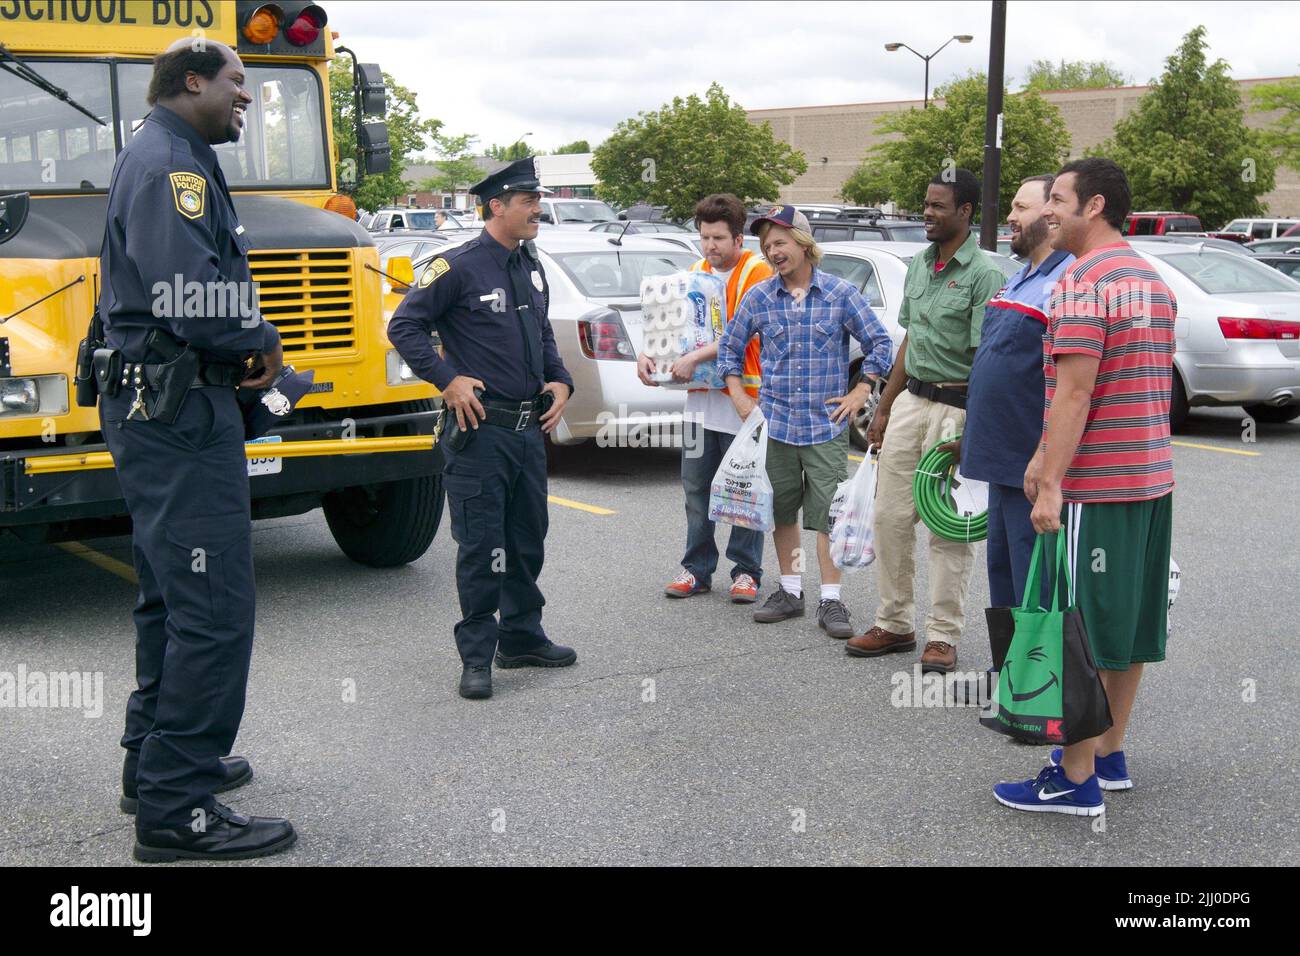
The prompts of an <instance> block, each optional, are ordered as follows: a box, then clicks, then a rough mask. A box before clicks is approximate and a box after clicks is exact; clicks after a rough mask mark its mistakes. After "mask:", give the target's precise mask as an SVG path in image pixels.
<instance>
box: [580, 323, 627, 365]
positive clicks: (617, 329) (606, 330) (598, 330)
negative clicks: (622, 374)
mask: <svg viewBox="0 0 1300 956" xmlns="http://www.w3.org/2000/svg"><path fill="white" fill-rule="evenodd" d="M578 344H579V345H580V346H582V354H583V355H585V356H587V358H590V359H626V360H627V361H629V362H630V361H635V360H636V352H635V351H633V349H632V340H631V339H629V338H628V337H627V331H626V330H625V329H624V328H623V320H622V319H620V318H619V317H618V314H617V313H615V312H597V313H594V314H593V315H590V316H587V317H584V318H581V319H579V320H578Z"/></svg>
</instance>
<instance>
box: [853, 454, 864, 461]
mask: <svg viewBox="0 0 1300 956" xmlns="http://www.w3.org/2000/svg"><path fill="white" fill-rule="evenodd" d="M849 461H866V459H865V458H863V457H862V456H861V455H849Z"/></svg>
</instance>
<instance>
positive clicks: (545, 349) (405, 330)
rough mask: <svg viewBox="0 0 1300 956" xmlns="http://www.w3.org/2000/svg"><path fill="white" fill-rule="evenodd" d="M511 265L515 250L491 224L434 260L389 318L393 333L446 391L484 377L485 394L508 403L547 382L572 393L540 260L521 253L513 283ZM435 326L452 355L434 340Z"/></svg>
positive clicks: (410, 360) (419, 369) (406, 354)
mask: <svg viewBox="0 0 1300 956" xmlns="http://www.w3.org/2000/svg"><path fill="white" fill-rule="evenodd" d="M508 263H511V254H510V250H509V249H507V248H506V247H505V246H503V245H501V243H499V242H497V241H496V240H495V239H493V238H492V236H491V235H490V234H489V233H488V232H487V230H486V229H485V230H483V232H481V233H479V235H478V237H477V238H474V239H471V240H469V242H466V243H464V244H463V245H460V246H457V247H456V248H455V249H449V250H447V251H446V252H444V253H443V254H442V255H440V256H438V257H437V258H435V259H434V260H433V261H432V262H431V263H430V264H429V267H428V268H427V269H426V270H425V271H424V274H423V275H422V276H421V277H420V283H419V285H418V286H417V287H416V288H413V289H411V290H410V291H409V292H407V293H406V296H405V298H403V299H402V304H401V305H399V306H398V307H397V310H396V311H395V312H394V313H393V318H392V319H391V320H390V321H389V323H388V339H389V341H390V342H392V343H393V346H394V347H395V348H396V349H397V351H398V352H399V353H400V354H401V356H402V359H403V360H404V361H405V362H406V364H407V365H408V366H409V367H410V369H411V371H412V372H414V373H415V374H416V375H418V376H419V377H420V378H422V379H424V380H425V381H426V382H432V383H433V384H434V385H436V386H438V388H439V389H444V390H445V389H446V388H447V386H448V385H449V384H450V383H451V380H452V379H453V378H455V377H456V376H457V375H467V376H469V377H470V378H477V379H480V380H481V381H482V382H483V385H484V397H486V398H493V399H501V400H507V401H527V400H528V399H530V398H533V397H534V396H535V395H537V393H538V392H540V391H541V390H542V386H543V385H544V384H545V383H546V382H563V383H564V384H566V385H568V386H569V389H570V391H572V389H573V378H572V377H571V376H570V375H569V372H568V370H567V369H565V367H564V363H563V362H562V361H561V360H560V350H559V349H558V348H557V347H556V344H555V332H554V331H553V330H552V329H551V322H550V319H549V318H548V317H547V315H546V302H545V296H544V295H543V293H542V290H543V280H542V274H541V265H540V263H538V264H536V265H534V263H533V262H532V261H531V260H529V259H528V258H527V256H525V255H523V253H522V251H521V252H520V255H519V256H517V257H515V260H514V261H513V263H512V264H510V266H509V268H510V269H513V270H515V276H514V281H513V282H512V281H511V276H510V275H509V273H508V272H507V264H508ZM515 286H519V287H520V288H525V287H526V288H527V291H528V299H529V301H528V302H527V303H526V304H527V306H528V308H526V309H522V310H519V309H517V308H516V306H518V305H519V304H520V303H519V302H517V301H516V298H515V292H514V289H515ZM435 330H436V331H437V333H438V337H439V338H440V339H441V340H442V345H443V348H444V350H445V351H446V355H445V356H440V355H439V354H438V353H437V351H436V350H435V349H434V347H433V343H432V342H431V341H430V339H429V334H430V333H431V332H433V331H435ZM525 334H527V335H528V336H529V341H528V342H525V340H524V335H525ZM530 348H531V349H533V350H535V351H533V352H532V354H534V355H537V354H540V355H541V370H542V374H541V375H540V376H538V375H536V374H534V373H533V371H532V370H531V369H530V368H529V363H528V360H527V357H528V355H529V354H530V352H529V349H530Z"/></svg>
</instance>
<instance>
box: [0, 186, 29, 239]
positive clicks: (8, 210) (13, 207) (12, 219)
mask: <svg viewBox="0 0 1300 956" xmlns="http://www.w3.org/2000/svg"><path fill="white" fill-rule="evenodd" d="M30 199H31V194H30V193H9V194H7V195H4V196H0V243H3V242H8V241H9V240H10V239H12V238H13V237H14V236H16V235H18V233H20V232H21V231H22V228H23V225H24V224H25V223H26V222H27V210H28V206H29V201H30Z"/></svg>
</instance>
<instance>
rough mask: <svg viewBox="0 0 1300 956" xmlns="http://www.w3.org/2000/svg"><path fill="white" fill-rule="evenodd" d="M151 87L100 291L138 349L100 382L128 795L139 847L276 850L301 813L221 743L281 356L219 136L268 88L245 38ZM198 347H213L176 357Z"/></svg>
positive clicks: (188, 53)
mask: <svg viewBox="0 0 1300 956" xmlns="http://www.w3.org/2000/svg"><path fill="white" fill-rule="evenodd" d="M148 100H149V103H150V105H151V106H153V111H152V112H151V113H150V115H149V116H148V118H147V119H146V120H145V122H144V123H143V125H142V126H141V127H140V128H139V130H138V131H137V132H136V133H135V135H134V136H133V137H132V139H131V141H130V143H128V144H127V146H126V148H125V149H123V150H122V153H121V155H120V156H119V157H118V159H117V165H116V166H115V168H114V170H113V180H112V184H111V186H110V188H109V199H108V222H107V227H106V233H105V237H104V247H103V252H102V264H101V268H102V273H103V289H102V292H101V294H100V303H99V305H100V314H101V315H102V317H103V320H104V330H105V341H106V344H107V345H108V347H109V349H116V350H118V351H119V352H120V355H121V358H122V360H124V362H125V366H124V368H123V369H122V374H121V380H120V381H110V382H108V383H107V384H108V385H110V386H112V388H109V389H106V388H105V387H104V386H105V383H102V382H101V395H100V422H101V426H102V429H103V434H104V440H105V442H106V443H107V445H108V448H109V451H111V452H112V454H113V460H114V463H115V465H116V468H117V476H118V481H119V483H120V485H121V488H122V495H123V497H124V498H125V500H126V505H127V508H128V509H129V511H130V513H131V519H132V524H133V537H132V551H133V555H134V563H135V571H136V575H137V577H138V578H139V580H140V594H139V597H138V600H137V603H136V607H135V625H136V680H137V684H138V686H137V689H136V690H135V692H134V693H132V694H131V699H130V701H129V702H128V704H127V713H126V732H125V734H124V735H123V737H122V746H123V747H125V748H126V750H127V757H126V762H125V766H124V768H123V772H122V784H123V791H124V793H123V798H122V809H123V810H126V811H127V812H132V811H134V812H135V813H136V844H135V857H136V859H138V860H142V861H146V862H156V861H164V860H173V859H177V858H186V859H208V858H215V859H233V858H246V857H252V856H262V855H265V854H267V853H273V852H276V851H278V850H281V849H284V848H285V847H287V846H290V845H291V844H292V843H293V842H294V840H295V838H296V835H295V833H294V829H293V827H292V826H291V825H290V823H289V821H287V820H281V819H274V818H261V817H251V818H250V817H246V816H243V815H241V814H237V813H234V812H233V811H231V810H230V809H229V808H228V807H225V806H223V805H222V804H220V803H217V802H216V800H215V799H214V798H213V794H214V793H217V792H220V791H222V790H228V789H230V788H231V787H234V786H238V785H239V784H241V783H243V782H245V781H246V780H247V779H248V778H249V777H251V776H252V770H251V768H250V767H249V766H248V763H247V761H245V760H243V758H239V757H233V758H223V757H222V755H223V754H228V753H229V752H230V748H231V746H232V745H233V744H234V741H235V735H236V733H237V732H238V730H239V722H240V719H241V717H242V716H243V711H244V692H245V687H246V685H247V681H248V665H249V657H250V654H251V652H252V641H253V604H254V589H253V555H252V529H251V522H250V517H249V488H248V472H247V465H246V461H245V456H244V422H243V416H242V413H241V411H240V407H239V405H238V402H237V400H236V392H235V386H237V385H239V384H240V383H241V381H242V383H243V384H244V385H246V386H249V387H261V386H263V385H265V384H266V383H268V382H270V381H271V380H272V379H273V378H274V376H275V375H276V373H277V372H278V371H279V370H280V368H281V366H282V362H283V360H282V354H281V348H280V337H279V334H278V333H277V332H276V329H275V326H273V325H271V323H269V322H266V321H265V320H263V319H262V318H261V315H260V313H259V312H258V311H257V308H256V295H255V292H254V291H253V286H252V282H251V276H250V273H249V268H248V258H247V253H248V248H249V242H248V240H247V239H246V238H245V236H244V230H243V227H242V226H240V225H239V221H238V219H237V218H236V215H235V210H234V206H233V204H232V202H231V198H230V191H229V189H228V188H227V186H226V180H225V177H224V176H223V175H222V171H221V166H220V165H219V163H218V162H217V155H216V153H215V152H214V151H213V149H212V145H211V144H214V143H225V142H233V141H235V140H237V139H238V138H239V135H240V132H241V129H242V127H243V124H244V119H243V114H244V109H245V108H246V106H247V105H248V103H249V102H251V100H252V97H251V96H250V95H249V93H248V91H247V90H246V89H245V88H244V66H243V64H242V63H241V62H240V60H239V57H238V56H236V55H235V53H234V51H233V50H231V49H230V48H229V47H226V46H224V45H223V44H220V43H215V42H212V41H202V40H194V39H185V40H182V41H179V42H177V43H175V44H173V45H172V46H171V47H169V48H168V49H167V50H166V52H164V53H162V54H160V55H159V56H158V57H157V58H156V59H155V60H154V72H153V78H152V80H151V82H150V85H149V92H148ZM230 283H234V285H233V286H231V285H230ZM178 284H179V285H178ZM232 289H233V290H235V292H236V294H237V296H238V298H237V299H234V300H233V301H235V302H236V303H237V304H236V305H235V306H234V307H231V302H232V297H231V295H230V294H229V293H230V291H231V290H232ZM194 292H198V293H199V295H200V296H201V297H202V298H201V299H200V298H199V297H197V296H194V295H193V293H194ZM197 303H202V304H201V306H199V305H197ZM187 304H188V307H187ZM214 306H215V308H214ZM196 312H197V313H201V314H195V313H196ZM154 330H160V331H158V332H155V331H154ZM151 334H152V336H153V337H151ZM182 348H183V349H184V355H185V358H186V359H187V361H188V360H192V359H193V358H194V355H195V353H197V361H193V362H192V364H188V365H187V364H185V363H181V364H176V365H167V364H165V363H166V362H167V361H168V360H169V358H172V357H174V356H175V355H176V353H177V352H178V351H179V350H180V349H182ZM181 368H186V369H188V370H189V372H190V376H189V380H188V381H187V380H185V377H184V376H181V375H180V373H179V372H178V371H177V370H178V369H181ZM169 375H170V381H169ZM119 387H120V390H117V389H118V388H119ZM115 390H116V391H117V393H116V394H115V395H114V394H111V392H112V391H115ZM178 398H179V400H180V404H179V410H178V411H176V410H175V405H176V401H177V399H178ZM169 408H170V409H171V410H172V411H171V412H168V409H169ZM173 416H174V417H173Z"/></svg>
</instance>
